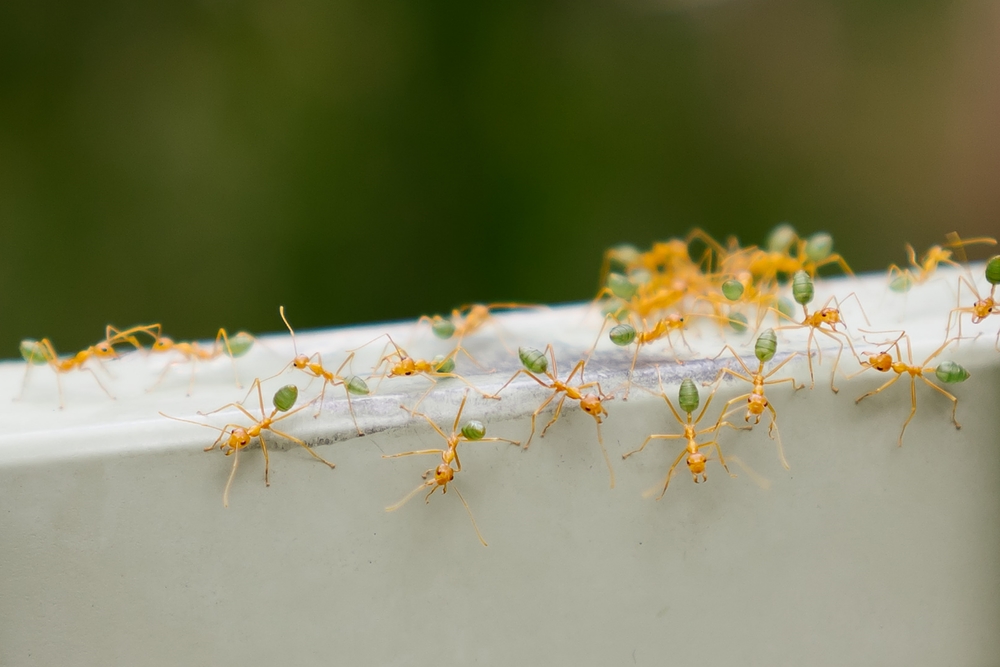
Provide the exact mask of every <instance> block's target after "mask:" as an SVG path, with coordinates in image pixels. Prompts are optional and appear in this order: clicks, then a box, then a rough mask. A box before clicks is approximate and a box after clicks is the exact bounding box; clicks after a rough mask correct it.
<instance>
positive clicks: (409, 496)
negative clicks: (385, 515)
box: [385, 479, 437, 512]
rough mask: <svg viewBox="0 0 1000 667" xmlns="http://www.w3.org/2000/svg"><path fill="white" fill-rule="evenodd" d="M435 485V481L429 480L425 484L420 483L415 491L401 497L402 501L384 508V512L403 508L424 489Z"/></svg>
mask: <svg viewBox="0 0 1000 667" xmlns="http://www.w3.org/2000/svg"><path fill="white" fill-rule="evenodd" d="M435 484H437V482H435V481H434V480H433V479H429V480H427V481H426V482H421V484H420V486H418V487H417V488H415V489H413V490H412V491H410V492H409V493H407V494H406V495H405V496H404V497H403V499H402V500H400V501H399V502H398V503H396V504H394V505H389V506H388V507H386V508H385V511H386V512H395V511H396V510H398V509H399V508H400V507H402V506H403V505H405V504H406V503H408V502H410V501H411V500H413V497H414V496H415V495H417V494H418V493H420V492H421V491H423V490H424V488H425V487H428V486H434V485H435ZM432 491H433V489H432Z"/></svg>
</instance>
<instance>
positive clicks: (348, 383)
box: [277, 306, 370, 436]
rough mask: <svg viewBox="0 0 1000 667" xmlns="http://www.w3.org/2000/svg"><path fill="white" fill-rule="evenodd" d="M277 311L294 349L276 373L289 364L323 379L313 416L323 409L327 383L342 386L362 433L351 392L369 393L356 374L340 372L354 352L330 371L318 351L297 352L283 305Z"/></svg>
mask: <svg viewBox="0 0 1000 667" xmlns="http://www.w3.org/2000/svg"><path fill="white" fill-rule="evenodd" d="M278 312H279V313H280V314H281V320H282V321H283V322H284V323H285V326H286V327H288V333H290V334H291V335H292V348H293V349H294V350H295V358H294V359H292V360H291V361H290V362H288V365H286V366H285V367H284V368H282V369H281V370H280V371H279V372H278V373H277V375H281V374H282V373H284V372H285V371H286V370H287V369H288V367H289V366H294V367H295V368H297V369H299V370H300V371H303V372H304V373H306V374H307V375H310V376H312V377H314V378H322V379H323V389H322V390H321V391H320V394H319V409H317V410H316V414H315V415H313V418H316V417H319V415H320V413H321V412H322V411H323V399H324V397H325V396H326V387H327V385H329V386H331V387H336V386H338V385H340V386H342V387H343V388H344V394H346V396H347V409H348V410H350V412H351V419H353V420H354V428H356V429H357V431H358V435H359V436H362V435H364V431H362V430H361V427H360V426H358V418H357V417H356V416H355V415H354V405H353V404H352V403H351V394H357V395H359V396H367V395H368V394H369V393H370V392H369V390H368V385H367V384H366V383H365V381H364V380H362V379H361V378H359V377H358V376H356V375H355V376H353V377H351V378H350V379H347V378H345V377H344V376H343V375H341V374H340V372H341V371H343V370H344V367H345V366H347V365H348V364H349V363H350V362H351V360H352V359H354V353H353V352H351V353H350V354H348V355H347V358H346V359H344V363H342V364H340V367H339V368H337V370H336V371H333V372H332V373H331V372H330V371H328V370H326V369H325V368H324V367H323V357H321V356H320V353H319V352H317V353H315V354H314V355H312V356H311V357H307V356H306V355H304V354H299V349H298V346H297V345H296V343H295V331H293V330H292V325H291V324H289V323H288V319H287V318H286V317H285V307H284V306H278Z"/></svg>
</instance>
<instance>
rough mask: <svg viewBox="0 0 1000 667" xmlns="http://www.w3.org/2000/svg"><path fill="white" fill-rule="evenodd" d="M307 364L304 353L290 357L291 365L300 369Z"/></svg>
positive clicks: (307, 358) (307, 360)
mask: <svg viewBox="0 0 1000 667" xmlns="http://www.w3.org/2000/svg"><path fill="white" fill-rule="evenodd" d="M308 365H309V357H307V356H306V355H304V354H300V355H298V356H296V357H295V358H294V359H292V366H295V367H296V368H298V369H299V370H300V371H301V370H303V369H304V368H305V367H306V366H308Z"/></svg>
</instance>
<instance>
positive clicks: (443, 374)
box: [435, 373, 500, 401]
mask: <svg viewBox="0 0 1000 667" xmlns="http://www.w3.org/2000/svg"><path fill="white" fill-rule="evenodd" d="M435 375H437V376H438V377H446V378H458V379H459V380H461V381H462V382H464V383H465V384H466V385H467V386H468V387H469V388H471V389H475V390H476V391H477V392H479V394H480V395H481V396H482V397H483V398H491V399H493V400H496V401H499V400H500V397H499V396H497V395H495V394H487V393H486V392H485V391H483V390H482V389H480V388H479V387H477V386H476V385H474V384H472V383H471V382H469V381H468V380H466V379H465V378H464V377H462V376H461V375H458V374H457V373H435Z"/></svg>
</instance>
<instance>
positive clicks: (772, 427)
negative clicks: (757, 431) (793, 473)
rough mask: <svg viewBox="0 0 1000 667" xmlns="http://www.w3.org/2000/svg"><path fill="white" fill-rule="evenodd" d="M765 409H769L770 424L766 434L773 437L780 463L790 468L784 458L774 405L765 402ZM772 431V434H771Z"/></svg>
mask: <svg viewBox="0 0 1000 667" xmlns="http://www.w3.org/2000/svg"><path fill="white" fill-rule="evenodd" d="M767 409H768V410H770V411H771V424H770V426H768V428H767V434H768V436H770V437H771V438H773V439H774V442H775V444H777V446H778V458H779V459H781V465H783V466H784V467H785V470H791V467H790V466H789V465H788V460H787V459H786V458H785V449H784V447H782V446H781V431H780V430H779V429H778V413H777V411H776V410H775V409H774V406H773V405H771V404H770V403H768V404H767ZM772 432H773V433H774V435H772ZM775 436H777V437H775Z"/></svg>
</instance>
